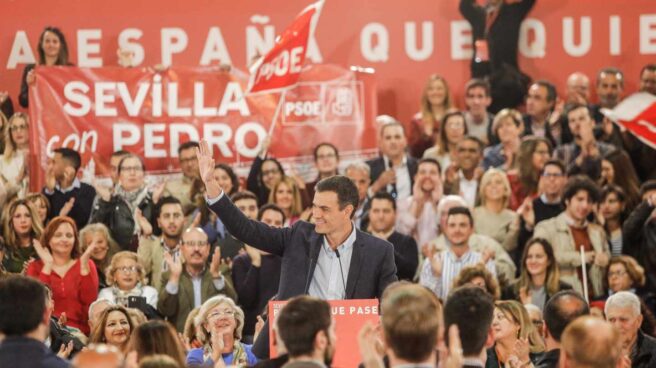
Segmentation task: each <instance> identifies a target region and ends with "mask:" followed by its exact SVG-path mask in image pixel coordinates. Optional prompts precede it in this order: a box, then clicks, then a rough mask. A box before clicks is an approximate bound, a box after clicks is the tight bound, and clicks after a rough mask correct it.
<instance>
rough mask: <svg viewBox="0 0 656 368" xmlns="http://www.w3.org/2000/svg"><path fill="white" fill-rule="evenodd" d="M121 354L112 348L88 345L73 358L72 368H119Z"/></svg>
mask: <svg viewBox="0 0 656 368" xmlns="http://www.w3.org/2000/svg"><path fill="white" fill-rule="evenodd" d="M121 367H123V354H122V353H121V352H120V351H119V350H118V349H117V348H116V347H114V346H111V345H105V344H94V345H90V346H89V348H88V349H87V350H84V351H82V352H80V353H79V354H77V355H76V356H75V359H73V365H72V368H121Z"/></svg>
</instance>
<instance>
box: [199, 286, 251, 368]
mask: <svg viewBox="0 0 656 368" xmlns="http://www.w3.org/2000/svg"><path fill="white" fill-rule="evenodd" d="M196 326H198V327H199V328H198V339H199V340H200V342H201V343H203V347H202V348H198V349H192V350H191V351H189V352H188V354H187V365H190V366H201V365H202V366H207V365H209V366H214V364H216V363H219V362H221V361H222V362H223V363H224V364H225V365H226V366H229V365H235V366H240V367H241V366H246V365H253V364H255V363H257V358H256V357H255V355H253V353H252V352H251V345H247V344H244V343H242V342H241V338H242V330H243V328H244V312H243V311H242V310H241V308H239V307H238V306H237V305H236V304H235V302H234V301H233V300H232V299H230V298H228V297H227V296H224V295H217V296H214V297H212V298H210V299H208V300H207V301H205V303H203V305H202V306H201V307H200V311H199V312H198V316H196Z"/></svg>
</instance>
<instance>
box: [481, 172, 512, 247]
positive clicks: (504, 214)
mask: <svg viewBox="0 0 656 368" xmlns="http://www.w3.org/2000/svg"><path fill="white" fill-rule="evenodd" d="M478 191H479V198H480V200H481V205H480V206H478V207H476V208H474V210H473V211H472V215H473V216H474V230H475V231H476V233H477V234H482V235H487V236H489V237H491V238H493V239H494V240H496V241H497V242H499V244H501V245H502V246H503V248H504V249H505V250H506V251H508V252H510V251H512V250H513V249H515V248H516V247H517V235H518V234H519V216H518V215H517V213H516V212H514V211H511V210H509V209H508V202H509V200H510V183H509V182H508V177H507V176H506V173H504V172H503V171H501V170H499V169H489V170H487V171H486V172H485V174H483V177H482V178H481V183H480V185H479V188H478Z"/></svg>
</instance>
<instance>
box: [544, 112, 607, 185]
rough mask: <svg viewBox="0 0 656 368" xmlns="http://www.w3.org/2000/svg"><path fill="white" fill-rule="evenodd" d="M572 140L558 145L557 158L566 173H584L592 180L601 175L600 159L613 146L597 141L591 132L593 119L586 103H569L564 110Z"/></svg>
mask: <svg viewBox="0 0 656 368" xmlns="http://www.w3.org/2000/svg"><path fill="white" fill-rule="evenodd" d="M566 114H567V120H568V122H569V129H570V131H571V132H572V135H573V137H574V141H573V142H571V143H567V144H564V145H561V146H558V147H557V148H556V150H555V151H554V158H557V159H559V160H561V161H563V163H564V164H565V166H566V167H567V173H568V175H575V174H585V175H587V176H589V177H590V178H591V179H592V180H597V179H599V177H600V176H601V159H602V157H604V156H606V155H608V154H609V153H610V152H611V151H613V150H615V148H614V147H613V146H612V145H610V144H607V143H604V142H598V141H597V140H596V138H595V136H594V134H593V128H594V120H592V116H591V115H590V110H589V108H588V106H587V105H571V106H570V107H569V109H568V110H567V112H566Z"/></svg>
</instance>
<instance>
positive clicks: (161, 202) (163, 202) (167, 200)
mask: <svg viewBox="0 0 656 368" xmlns="http://www.w3.org/2000/svg"><path fill="white" fill-rule="evenodd" d="M167 204H177V205H179V206H180V208H182V202H180V200H179V199H178V198H177V197H174V196H166V197H163V198H162V199H160V200H159V202H157V213H158V214H159V213H161V212H162V208H163V207H164V206H165V205H167ZM183 212H184V211H183ZM158 216H159V215H158Z"/></svg>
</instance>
